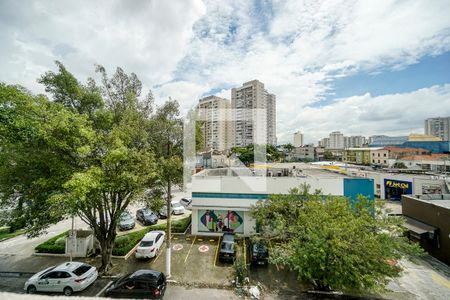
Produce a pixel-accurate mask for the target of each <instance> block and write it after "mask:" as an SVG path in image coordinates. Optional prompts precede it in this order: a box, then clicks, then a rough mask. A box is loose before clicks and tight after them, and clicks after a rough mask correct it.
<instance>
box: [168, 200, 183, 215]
mask: <svg viewBox="0 0 450 300" xmlns="http://www.w3.org/2000/svg"><path fill="white" fill-rule="evenodd" d="M171 205H172V214H173V215H182V214H184V212H185V209H184V206H183V205H181V203H180V202H179V201H172V203H171Z"/></svg>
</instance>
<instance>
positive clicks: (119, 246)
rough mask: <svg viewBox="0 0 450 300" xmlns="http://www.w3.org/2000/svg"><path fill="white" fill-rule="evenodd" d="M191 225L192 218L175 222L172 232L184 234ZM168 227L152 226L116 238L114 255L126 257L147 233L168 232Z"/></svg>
mask: <svg viewBox="0 0 450 300" xmlns="http://www.w3.org/2000/svg"><path fill="white" fill-rule="evenodd" d="M190 223H191V216H189V217H186V218H183V219H180V220H177V221H174V222H173V223H172V232H174V233H183V232H185V231H186V229H187V227H188V226H189V224H190ZM166 226H167V225H166V223H164V224H157V225H152V226H149V227H147V228H145V229H142V230H139V231H135V232H131V233H128V234H124V235H121V236H118V237H116V240H115V241H114V247H113V251H112V254H113V255H116V256H125V255H126V254H127V253H128V252H130V251H131V249H133V247H134V246H136V244H137V243H139V241H140V240H142V238H143V237H144V235H145V234H146V233H147V232H150V231H154V230H163V231H164V230H166Z"/></svg>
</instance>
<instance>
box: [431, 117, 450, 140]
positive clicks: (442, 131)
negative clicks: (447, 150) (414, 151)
mask: <svg viewBox="0 0 450 300" xmlns="http://www.w3.org/2000/svg"><path fill="white" fill-rule="evenodd" d="M425 134H427V135H432V136H437V137H440V138H441V139H442V140H443V141H450V117H446V118H440V117H439V118H429V119H426V120H425Z"/></svg>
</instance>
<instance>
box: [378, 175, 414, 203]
mask: <svg viewBox="0 0 450 300" xmlns="http://www.w3.org/2000/svg"><path fill="white" fill-rule="evenodd" d="M411 194H412V182H409V181H401V180H393V179H385V180H384V198H385V199H387V200H389V199H390V200H400V199H401V198H402V195H411Z"/></svg>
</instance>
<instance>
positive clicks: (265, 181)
mask: <svg viewBox="0 0 450 300" xmlns="http://www.w3.org/2000/svg"><path fill="white" fill-rule="evenodd" d="M343 178H344V177H336V178H313V177H262V176H261V177H260V176H255V177H250V176H245V177H231V176H224V177H221V176H209V177H201V176H198V177H195V176H194V177H193V179H192V190H193V191H194V192H215V193H267V194H287V193H289V190H290V189H291V188H295V187H300V186H301V185H302V184H305V183H306V184H309V185H310V186H311V191H314V190H316V189H321V190H322V193H323V194H325V195H328V194H331V195H344V185H343Z"/></svg>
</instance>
